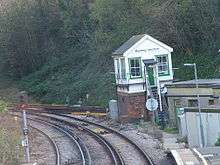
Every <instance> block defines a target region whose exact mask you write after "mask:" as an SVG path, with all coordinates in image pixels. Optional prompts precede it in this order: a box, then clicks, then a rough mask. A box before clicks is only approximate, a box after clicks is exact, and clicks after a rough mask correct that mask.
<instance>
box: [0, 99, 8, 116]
mask: <svg viewBox="0 0 220 165" xmlns="http://www.w3.org/2000/svg"><path fill="white" fill-rule="evenodd" d="M6 111H7V104H6V103H5V102H4V101H2V100H0V113H5V112H6Z"/></svg>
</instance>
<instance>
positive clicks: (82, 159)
mask: <svg viewBox="0 0 220 165" xmlns="http://www.w3.org/2000/svg"><path fill="white" fill-rule="evenodd" d="M14 116H18V117H20V116H19V115H14ZM28 120H29V125H30V126H31V127H33V128H35V129H37V130H39V131H40V132H41V133H43V134H44V135H45V136H46V137H48V138H49V141H50V142H51V143H52V145H53V147H54V149H55V153H56V156H57V157H56V165H63V164H65V165H69V164H76V165H91V159H90V155H89V153H88V150H87V148H86V146H85V145H84V144H83V143H82V141H80V139H78V137H76V136H75V135H74V134H73V132H71V131H70V130H67V129H66V128H65V127H62V126H59V125H56V124H53V123H51V122H48V121H47V120H41V119H38V118H31V117H28Z"/></svg>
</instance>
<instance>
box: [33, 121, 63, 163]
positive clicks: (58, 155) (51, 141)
mask: <svg viewBox="0 0 220 165" xmlns="http://www.w3.org/2000/svg"><path fill="white" fill-rule="evenodd" d="M29 126H30V127H31V128H33V129H36V130H37V131H38V132H40V133H41V134H43V135H44V136H45V137H47V138H48V139H49V141H50V143H51V144H52V145H53V148H54V149H55V154H56V165H61V158H60V157H61V156H60V151H59V148H58V146H57V145H56V143H55V142H54V140H53V139H51V137H50V136H49V135H47V134H46V133H45V132H44V131H42V130H40V129H38V128H36V127H34V126H31V125H29Z"/></svg>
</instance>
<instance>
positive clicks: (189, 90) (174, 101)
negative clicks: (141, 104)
mask: <svg viewBox="0 0 220 165" xmlns="http://www.w3.org/2000/svg"><path fill="white" fill-rule="evenodd" d="M198 84H199V96H200V102H201V108H207V107H215V106H220V99H219V97H220V79H200V80H198ZM166 88H167V98H168V106H169V108H168V112H169V124H170V126H173V127H178V126H179V124H178V122H180V118H178V115H181V113H183V108H186V107H197V106H198V100H197V95H196V94H197V90H196V84H195V80H190V81H182V82H175V83H170V84H166Z"/></svg>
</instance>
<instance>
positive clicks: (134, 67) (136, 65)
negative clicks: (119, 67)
mask: <svg viewBox="0 0 220 165" xmlns="http://www.w3.org/2000/svg"><path fill="white" fill-rule="evenodd" d="M130 74H131V77H140V76H141V60H140V58H135V59H130Z"/></svg>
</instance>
